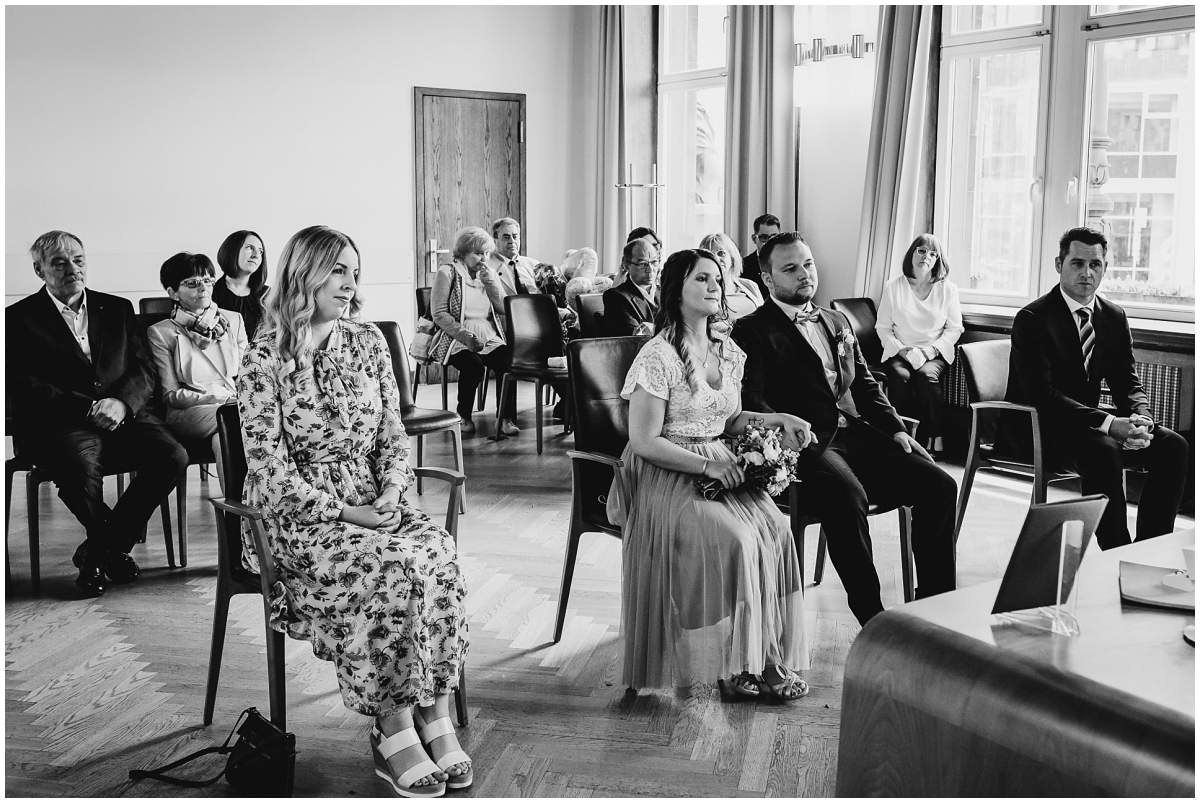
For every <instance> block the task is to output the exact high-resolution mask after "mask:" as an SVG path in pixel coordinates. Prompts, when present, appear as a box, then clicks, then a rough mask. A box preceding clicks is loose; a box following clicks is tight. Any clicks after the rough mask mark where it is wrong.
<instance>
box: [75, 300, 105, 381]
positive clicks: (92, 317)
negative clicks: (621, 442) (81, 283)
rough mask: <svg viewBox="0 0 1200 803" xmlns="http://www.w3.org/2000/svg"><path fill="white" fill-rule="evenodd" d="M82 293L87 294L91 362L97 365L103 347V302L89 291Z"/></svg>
mask: <svg viewBox="0 0 1200 803" xmlns="http://www.w3.org/2000/svg"><path fill="white" fill-rule="evenodd" d="M84 292H85V293H86V294H87V307H88V345H89V346H91V349H92V362H93V363H99V362H100V350H101V349H102V348H103V347H104V336H103V332H104V320H103V319H104V315H105V312H104V302H103V301H101V300H100V299H98V298H96V296H95V294H93V293H92V291H91V290H84ZM82 353H83V352H82V351H81V352H80V354H82Z"/></svg>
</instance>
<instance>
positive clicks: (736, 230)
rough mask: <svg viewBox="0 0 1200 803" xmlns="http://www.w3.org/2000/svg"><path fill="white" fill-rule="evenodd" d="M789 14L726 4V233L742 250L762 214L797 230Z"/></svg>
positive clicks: (788, 11)
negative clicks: (727, 57)
mask: <svg viewBox="0 0 1200 803" xmlns="http://www.w3.org/2000/svg"><path fill="white" fill-rule="evenodd" d="M793 17H794V13H793V7H792V6H791V5H779V6H730V20H729V21H730V27H729V73H728V77H727V79H726V87H727V94H728V98H727V100H726V115H725V120H726V122H725V230H726V232H727V233H728V234H729V235H730V236H731V237H732V238H733V239H734V240H735V241H736V242H737V243H738V244H739V245H740V246H741V247H743V248H745V247H748V245H749V243H750V235H751V234H753V231H752V229H751V225H752V224H753V221H754V218H756V217H758V216H759V215H761V214H763V213H764V212H770V213H772V214H774V215H776V216H777V217H778V218H779V219H780V221H782V222H783V228H784V229H785V230H788V229H794V228H796V126H795V111H794V103H795V101H794V99H793V95H792V81H793V79H792V74H793V70H794V68H795V34H794V32H793V29H792V20H793Z"/></svg>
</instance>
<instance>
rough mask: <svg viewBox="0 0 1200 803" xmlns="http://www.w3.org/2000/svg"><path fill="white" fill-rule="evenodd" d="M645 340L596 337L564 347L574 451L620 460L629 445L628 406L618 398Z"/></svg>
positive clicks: (642, 338)
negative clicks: (573, 408) (571, 403)
mask: <svg viewBox="0 0 1200 803" xmlns="http://www.w3.org/2000/svg"><path fill="white" fill-rule="evenodd" d="M648 339H649V338H647V337H643V336H633V337H598V338H587V339H580V340H572V341H571V342H570V343H569V344H567V369H568V372H569V373H570V375H571V397H572V400H573V401H574V403H575V448H576V449H580V450H582V451H587V452H599V453H601V454H607V455H611V456H613V457H620V456H621V452H622V451H624V450H625V444H626V443H627V442H628V441H629V402H627V401H625V400H624V399H622V398H621V388H622V386H624V384H625V375H626V374H627V373H629V366H631V365H633V359H634V357H636V356H637V353H638V352H639V351H640V350H641V348H642V346H643V345H645V343H646V341H647V340H648Z"/></svg>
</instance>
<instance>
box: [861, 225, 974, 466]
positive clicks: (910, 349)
mask: <svg viewBox="0 0 1200 803" xmlns="http://www.w3.org/2000/svg"><path fill="white" fill-rule="evenodd" d="M903 270H904V272H903V274H902V275H900V276H896V277H895V278H893V279H892V280H890V281H889V282H888V283H887V284H886V285H885V286H884V288H883V297H882V298H881V299H880V302H879V319H878V321H877V322H876V324H875V331H876V332H878V333H879V339H880V341H882V343H883V370H884V373H886V374H887V385H888V388H887V390H888V398H889V400H890V401H891V403H892V406H893V407H895V408H896V409H897V410H899V411H900V412H901V413H903V414H905V415H909V416H912V417H913V418H916V419H918V420H919V421H920V422H921V426H920V429H919V430H918V437H919V438H920V439H921V441H922V442H923V443H927V444H931V445H932V446H933V447H934V448H935V449H937V450H939V451H940V450H941V447H942V444H941V434H942V433H941V426H940V424H941V412H942V392H941V384H940V382H941V378H942V372H943V371H945V370H946V367H947V366H948V365H949V364H950V363H952V362H954V344H955V343H957V342H958V338H959V335H961V334H962V332H963V322H962V311H961V310H960V309H959V305H958V287H957V286H956V285H955V284H954V282H952V281H950V280H949V279H947V278H946V276H947V274H948V273H949V272H950V265H949V264H948V263H947V262H946V256H945V254H944V253H943V251H942V245H941V243H940V242H938V239H937V238H936V237H934V236H933V235H932V234H921V235H918V236H917V238H916V239H915V240H913V241H912V245H910V246H909V247H908V251H906V252H905V254H904V262H903Z"/></svg>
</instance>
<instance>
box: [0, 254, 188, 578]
mask: <svg viewBox="0 0 1200 803" xmlns="http://www.w3.org/2000/svg"><path fill="white" fill-rule="evenodd" d="M29 250H30V254H31V256H32V257H33V271H34V273H36V274H37V276H38V278H40V279H41V280H42V281H43V282H45V286H44V287H43V288H42V289H41V290H39V291H37V292H36V293H34V294H33V295H31V296H27V297H26V298H23V299H21V300H20V301H18V302H17V303H15V304H13V305H12V306H10V307H9V308H8V310H7V314H6V315H5V334H6V335H7V336H8V348H7V352H6V356H7V359H8V367H7V372H6V377H7V380H8V388H9V398H10V399H12V401H13V407H14V410H13V412H14V417H15V422H14V423H15V426H14V427H13V430H12V432H13V435H14V438H15V439H16V440H17V442H18V443H19V444H20V448H22V450H26V451H28V453H29V455H30V456H31V457H32V458H33V461H34V463H36V464H37V465H38V466H39V467H41V468H43V469H46V470H47V471H48V472H49V473H50V476H52V477H53V478H54V482H55V484H57V485H58V495H59V498H61V499H62V500H63V503H64V504H66V506H67V508H68V509H69V510H70V511H71V512H72V513H74V514H75V517H76V518H77V519H79V522H80V523H81V524H82V525H83V526H84V529H85V531H86V533H87V538H86V540H85V541H84V542H83V543H82V544H81V545H80V546H79V548H78V549H76V550H75V557H74V563H75V565H76V566H77V567H78V568H79V577H78V579H76V581H75V583H76V585H77V586H79V588H80V589H81V590H82V591H83V593H84V594H85V595H86V596H90V597H94V596H99V595H100V594H103V593H104V590H105V587H106V586H107V585H108V584H109V583H128V582H132V581H133V580H134V579H136V578H137V576H138V574H140V570H139V569H138V565H137V563H135V562H134V560H133V558H131V557H130V556H129V551H130V550H131V549H132V548H133V545H134V543H135V542H136V541H137V538H138V535H139V533H140V532H141V531H142V529H143V528H144V527H145V525H146V520H147V519H148V518H149V517H150V514H151V513H152V512H153V511H154V508H155V507H157V506H158V504H159V502H160V501H161V500H162V498H163V497H164V496H165V495H166V494H168V493H169V492H170V491H171V490H172V489H173V488H174V487H175V484H176V482H177V481H178V480H179V476H180V474H182V473H183V471H184V469H185V468H187V462H188V458H187V452H186V451H185V450H184V448H183V447H182V446H180V445H179V443H178V441H176V440H175V439H174V438H173V437H172V436H171V434H170V433H169V432H168V431H167V429H166V427H165V426H164V425H163V424H162V422H161V421H159V420H158V419H157V418H156V417H155V416H153V415H151V414H150V413H149V412H148V411H147V408H146V407H147V403H148V402H149V401H150V397H151V393H152V392H153V388H154V380H153V373H152V371H153V369H152V368H151V367H150V366H151V363H150V358H149V355H148V354H147V351H146V345H145V341H144V339H143V337H142V333H141V332H140V331H139V329H138V326H137V323H136V319H135V318H134V315H133V305H132V304H130V303H129V302H128V301H127V300H125V299H123V298H119V297H117V296H112V295H108V294H107V293H98V292H96V291H95V290H88V289H87V288H86V283H87V258H86V256H85V254H84V250H83V242H82V241H81V240H80V239H79V238H78V237H76V236H75V235H74V234H71V233H69V232H65V231H50V232H46V233H45V234H43V235H42V236H40V237H38V238H37V240H35V241H34V243H33V246H32V247H31V248H30V249H29ZM105 464H108V465H113V464H120V465H121V466H124V467H128V468H129V469H130V470H132V471H134V472H135V473H136V476H135V477H134V479H133V481H132V482H131V483H130V485H129V487H128V488H127V489H126V491H125V493H124V494H122V495H121V498H120V499H119V500H117V503H116V504H115V505H114V506H113V507H111V508H110V507H109V506H108V505H107V504H105V502H104V470H103V466H104V465H105Z"/></svg>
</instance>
